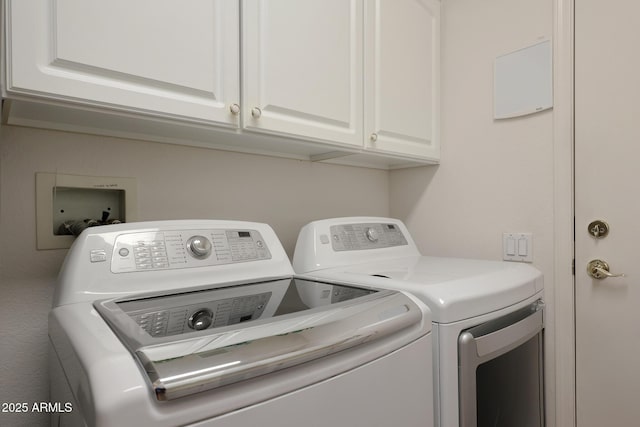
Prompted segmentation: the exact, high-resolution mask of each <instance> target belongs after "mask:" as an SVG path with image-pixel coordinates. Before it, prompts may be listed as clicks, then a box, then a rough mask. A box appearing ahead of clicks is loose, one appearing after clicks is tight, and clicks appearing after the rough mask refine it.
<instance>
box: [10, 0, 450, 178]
mask: <svg viewBox="0 0 640 427" xmlns="http://www.w3.org/2000/svg"><path fill="white" fill-rule="evenodd" d="M2 6H3V12H4V13H3V18H4V20H3V22H2V24H3V28H2V30H3V36H4V44H3V49H2V50H3V51H2V61H3V66H4V68H3V69H2V68H0V69H1V70H3V71H4V75H3V80H2V86H3V87H2V89H3V91H2V95H3V96H4V97H5V98H6V99H8V100H9V101H10V102H6V103H4V106H3V111H2V113H3V117H4V120H5V123H8V124H17V125H26V126H39V127H48V128H53V129H59V130H66V131H80V132H86V133H97V134H106V135H113V136H120V137H126V138H137V139H147V140H154V141H162V142H173V143H179V144H191V145H198V146H204V147H211V148H221V149H225V150H234V151H245V152H252V153H258V154H267V155H277V156H285V157H293V158H298V159H309V160H313V161H330V162H335V163H343V164H350V165H358V166H372V167H382V168H396V167H406V166H412V165H418V164H425V163H435V162H438V160H439V156H440V149H439V142H438V139H439V138H438V121H439V118H438V111H439V66H440V65H439V54H440V52H439V43H440V40H439V32H440V28H439V19H440V1H439V0H242V1H240V0H191V1H178V0H136V1H130V0H110V1H98V0H2ZM241 52H242V53H241ZM42 101H44V102H42Z"/></svg>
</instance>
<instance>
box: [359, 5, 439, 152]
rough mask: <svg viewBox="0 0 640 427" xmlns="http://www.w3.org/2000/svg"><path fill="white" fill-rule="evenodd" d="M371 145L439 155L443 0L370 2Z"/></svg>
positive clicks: (367, 69) (367, 80) (368, 94)
mask: <svg viewBox="0 0 640 427" xmlns="http://www.w3.org/2000/svg"><path fill="white" fill-rule="evenodd" d="M365 7H366V11H365V13H366V16H367V20H366V23H367V24H366V29H365V31H366V32H365V34H366V35H365V46H367V48H366V50H365V111H366V113H365V136H366V140H367V148H369V149H372V150H376V151H387V152H396V153H405V154H407V155H410V156H417V157H423V158H434V159H437V158H438V157H439V144H438V110H439V90H438V88H439V82H438V79H439V55H440V52H439V32H440V28H439V19H440V3H439V1H438V0H399V1H397V0H396V1H389V0H376V1H375V2H374V1H372V2H368V3H366V6H365Z"/></svg>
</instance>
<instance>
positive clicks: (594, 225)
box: [587, 220, 609, 239]
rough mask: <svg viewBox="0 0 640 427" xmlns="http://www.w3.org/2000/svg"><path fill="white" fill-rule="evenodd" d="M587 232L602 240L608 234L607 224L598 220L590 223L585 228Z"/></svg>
mask: <svg viewBox="0 0 640 427" xmlns="http://www.w3.org/2000/svg"><path fill="white" fill-rule="evenodd" d="M587 230H588V231H589V234H591V235H592V236H593V237H595V238H596V239H602V238H604V237H607V234H609V224H607V223H606V222H604V221H600V220H596V221H592V222H591V223H590V224H589V226H588V227H587Z"/></svg>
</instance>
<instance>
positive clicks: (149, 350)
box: [94, 279, 431, 400]
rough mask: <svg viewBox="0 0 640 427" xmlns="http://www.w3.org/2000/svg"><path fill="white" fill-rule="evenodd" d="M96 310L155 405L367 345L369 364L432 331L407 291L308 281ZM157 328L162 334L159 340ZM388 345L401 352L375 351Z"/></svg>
mask: <svg viewBox="0 0 640 427" xmlns="http://www.w3.org/2000/svg"><path fill="white" fill-rule="evenodd" d="M94 307H95V308H96V309H97V310H98V312H100V314H101V315H102V316H103V318H104V319H105V320H106V321H107V322H108V323H109V324H110V326H111V328H112V329H113V330H114V332H115V333H116V335H117V336H118V337H119V338H120V339H121V341H122V342H123V343H124V344H125V346H127V347H128V349H129V350H130V351H131V353H133V354H134V355H135V356H136V357H137V359H138V361H139V362H140V364H141V365H142V367H143V369H144V371H145V372H146V374H147V376H148V378H149V383H150V384H151V387H152V389H153V391H154V393H155V395H156V397H157V399H158V400H170V399H175V398H179V397H182V396H187V395H190V394H194V393H197V392H200V391H204V390H209V389H213V388H216V387H221V386H224V385H227V384H232V383H235V382H238V381H243V380H246V379H249V378H253V377H256V376H259V375H264V374H268V373H270V372H274V371H277V370H281V369H285V368H288V367H291V366H295V365H298V364H301V363H304V362H309V361H312V360H315V359H319V358H323V357H326V356H330V355H332V354H334V353H338V352H341V351H343V350H347V349H350V348H353V347H356V346H360V345H369V346H370V347H368V349H369V351H368V352H367V359H366V360H365V361H364V362H365V363H366V362H369V361H371V360H374V359H376V358H378V357H381V356H382V355H384V354H388V353H390V352H391V351H395V350H397V349H398V348H400V347H401V346H404V345H406V344H408V343H410V342H412V341H414V340H416V339H418V338H420V337H421V336H424V335H426V334H428V333H429V332H430V330H431V322H430V318H429V312H428V309H427V308H426V307H425V306H424V304H422V303H421V302H420V301H418V300H417V299H414V297H411V296H408V295H406V294H405V293H403V292H397V291H392V290H376V289H363V288H354V287H349V286H343V285H340V284H335V283H326V282H324V283H319V282H314V281H308V280H303V279H295V280H291V279H283V280H277V281H272V282H261V283H249V284H244V285H241V286H233V287H230V288H218V289H212V290H207V291H200V292H191V293H185V294H178V295H167V296H162V295H152V296H149V297H146V296H143V295H139V296H136V297H135V298H134V299H112V300H105V301H98V302H95V303H94ZM174 317H175V319H176V320H175V321H174V320H172V319H173V318H174ZM187 318H188V319H189V320H188V321H187ZM149 322H152V325H148V323H149ZM185 325H186V326H185ZM159 329H162V330H164V331H165V332H163V333H160V334H156V332H157V331H158V330H159ZM179 330H180V331H179ZM384 340H392V341H393V342H394V343H395V345H394V346H393V347H392V348H387V346H386V345H375V346H373V347H372V345H373V343H377V344H380V343H382V342H383V341H384ZM339 373H340V372H337V373H336V374H339Z"/></svg>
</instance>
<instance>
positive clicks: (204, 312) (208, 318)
mask: <svg viewBox="0 0 640 427" xmlns="http://www.w3.org/2000/svg"><path fill="white" fill-rule="evenodd" d="M211 323H213V313H212V312H211V310H209V309H208V308H201V309H200V310H198V311H196V312H195V313H193V314H192V315H191V317H189V322H188V323H187V324H188V325H189V327H190V328H191V329H195V330H196V331H201V330H203V329H207V328H208V327H209V326H211Z"/></svg>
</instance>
